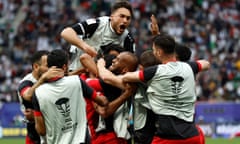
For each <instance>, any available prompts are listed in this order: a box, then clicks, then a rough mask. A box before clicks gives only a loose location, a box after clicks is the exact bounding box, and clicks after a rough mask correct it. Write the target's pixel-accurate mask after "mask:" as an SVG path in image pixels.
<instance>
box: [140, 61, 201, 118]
mask: <svg viewBox="0 0 240 144" xmlns="http://www.w3.org/2000/svg"><path fill="white" fill-rule="evenodd" d="M152 68H154V71H155V73H154V75H153V77H152V78H151V79H150V80H149V82H150V83H149V85H148V89H147V95H148V100H149V103H150V105H151V108H152V110H153V112H154V113H156V114H159V115H171V116H176V117H178V118H179V119H183V120H185V121H188V122H193V116H194V103H195V101H196V94H195V77H194V72H193V69H192V68H191V66H190V65H189V64H187V63H184V62H168V63H167V64H161V65H158V66H155V67H152ZM152 71H153V69H152V70H151V68H149V69H148V70H147V69H146V70H145V71H144V75H145V76H146V77H147V76H149V74H150V73H152ZM149 72H150V73H149ZM152 74H153V73H152Z"/></svg>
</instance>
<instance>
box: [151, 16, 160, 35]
mask: <svg viewBox="0 0 240 144" xmlns="http://www.w3.org/2000/svg"><path fill="white" fill-rule="evenodd" d="M151 22H152V23H151V32H152V35H153V36H155V35H158V34H160V31H159V27H158V22H157V18H156V17H155V16H154V15H151Z"/></svg>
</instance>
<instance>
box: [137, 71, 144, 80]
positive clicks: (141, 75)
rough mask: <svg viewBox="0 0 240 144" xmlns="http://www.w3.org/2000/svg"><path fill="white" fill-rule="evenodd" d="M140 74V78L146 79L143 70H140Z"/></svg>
mask: <svg viewBox="0 0 240 144" xmlns="http://www.w3.org/2000/svg"><path fill="white" fill-rule="evenodd" d="M138 75H139V79H140V80H141V81H144V73H143V70H140V71H139V73H138Z"/></svg>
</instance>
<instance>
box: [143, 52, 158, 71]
mask: <svg viewBox="0 0 240 144" xmlns="http://www.w3.org/2000/svg"><path fill="white" fill-rule="evenodd" d="M139 62H140V64H141V65H142V66H143V67H144V68H146V67H150V66H154V65H157V64H159V63H160V62H159V61H158V60H157V58H156V57H155V56H154V54H153V51H152V50H146V51H144V52H143V53H142V54H141V55H140V58H139Z"/></svg>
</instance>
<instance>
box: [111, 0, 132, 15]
mask: <svg viewBox="0 0 240 144" xmlns="http://www.w3.org/2000/svg"><path fill="white" fill-rule="evenodd" d="M119 8H126V9H128V10H129V11H130V13H131V16H132V17H133V9H132V6H131V3H130V2H129V1H126V0H119V1H117V2H115V4H114V5H113V6H112V9H111V13H114V12H115V11H116V10H117V9H119Z"/></svg>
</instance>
